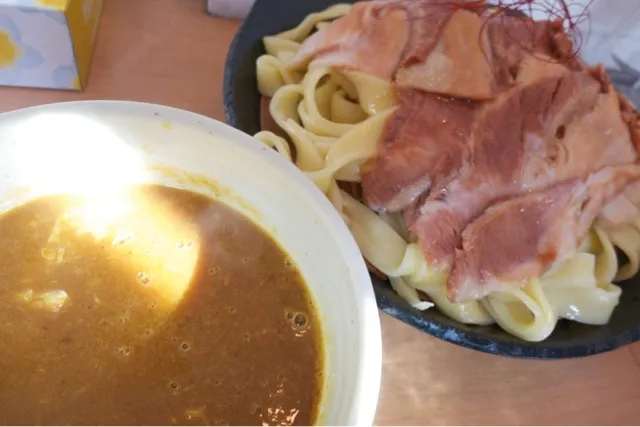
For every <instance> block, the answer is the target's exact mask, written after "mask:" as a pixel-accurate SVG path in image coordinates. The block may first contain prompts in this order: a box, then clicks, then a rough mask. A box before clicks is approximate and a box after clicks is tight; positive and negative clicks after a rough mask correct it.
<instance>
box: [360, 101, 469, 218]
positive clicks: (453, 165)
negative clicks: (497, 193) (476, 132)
mask: <svg viewBox="0 0 640 427" xmlns="http://www.w3.org/2000/svg"><path fill="white" fill-rule="evenodd" d="M400 101H401V102H400V107H399V109H398V110H397V111H396V112H395V113H394V114H393V116H392V117H390V119H389V121H388V122H387V125H386V127H385V129H384V131H383V134H382V136H381V139H380V142H379V148H378V153H377V155H376V156H375V157H374V158H373V159H371V160H370V161H368V162H367V163H366V164H364V165H363V166H362V167H361V171H360V172H361V176H362V186H363V190H364V195H365V199H366V200H367V203H368V204H369V206H370V207H371V208H372V209H375V210H378V211H389V212H396V211H400V210H401V209H403V208H404V207H406V206H407V205H409V204H410V203H412V202H413V201H414V200H415V199H416V198H417V197H418V196H420V194H422V193H423V192H425V191H426V190H429V189H430V188H431V187H432V186H433V187H436V188H437V187H443V186H444V185H446V184H447V183H448V182H449V180H451V179H452V178H453V176H455V175H456V174H457V173H458V171H459V170H460V168H461V166H462V162H463V159H464V158H465V156H467V148H468V147H467V139H468V137H469V131H470V127H471V124H472V123H473V117H474V114H475V109H476V106H475V104H473V103H471V102H455V101H452V100H450V99H445V98H442V97H439V96H437V95H434V94H429V93H426V92H421V91H401V92H400Z"/></svg>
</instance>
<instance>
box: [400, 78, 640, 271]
mask: <svg viewBox="0 0 640 427" xmlns="http://www.w3.org/2000/svg"><path fill="white" fill-rule="evenodd" d="M471 132H472V135H471V138H470V141H469V144H470V158H469V162H468V163H466V164H465V165H464V166H463V168H462V171H461V173H460V176H459V177H458V178H456V179H454V180H452V181H451V182H450V183H449V184H448V185H447V186H446V188H444V189H443V190H441V191H439V192H431V194H430V195H429V197H428V198H426V200H425V201H424V203H423V204H422V206H420V207H419V214H418V215H416V213H415V209H416V208H415V207H414V209H413V210H407V212H405V221H406V222H407V224H408V225H409V227H410V229H411V231H413V232H414V233H415V234H416V235H417V236H418V238H419V240H420V244H421V246H422V249H423V251H424V253H425V257H426V259H427V261H428V262H429V263H430V264H431V265H432V266H434V268H440V269H447V268H449V267H450V265H451V261H452V256H453V253H454V249H455V248H456V246H458V244H459V242H460V234H461V232H462V230H463V229H464V227H465V226H466V225H467V224H468V223H469V222H470V221H471V220H472V219H473V218H475V217H476V216H477V215H479V214H480V213H481V212H482V211H483V210H484V209H485V208H487V207H488V206H490V205H491V204H492V203H493V202H494V201H495V200H498V199H502V198H505V197H509V196H512V195H515V194H517V193H520V192H523V191H532V190H538V189H542V188H545V187H547V186H549V185H551V184H552V183H554V182H559V181H564V180H569V179H573V178H578V179H583V178H584V177H586V176H587V175H588V174H589V173H591V172H592V171H594V170H598V169H600V168H602V167H605V166H612V165H621V164H626V163H629V162H634V161H635V160H636V158H637V153H636V151H635V149H634V147H633V144H632V143H631V140H630V137H629V132H628V128H627V126H626V125H625V124H624V122H623V121H622V119H621V118H620V114H619V110H618V108H617V101H616V98H615V93H614V92H610V93H608V94H602V93H601V92H600V85H599V83H598V82H597V81H595V80H594V79H592V78H591V77H590V76H589V74H588V73H585V72H569V71H567V72H566V73H565V74H563V75H562V76H561V77H552V78H548V77H545V78H543V79H541V80H539V81H538V82H537V83H535V84H530V85H526V86H516V87H515V88H513V89H511V90H510V91H508V92H507V93H505V94H504V96H502V97H501V98H500V99H499V100H498V101H496V102H495V103H492V104H490V105H487V106H486V107H485V108H484V109H483V111H482V112H480V113H478V119H477V120H476V122H475V123H474V125H473V129H472V131H471Z"/></svg>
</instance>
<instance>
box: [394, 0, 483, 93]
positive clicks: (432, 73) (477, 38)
mask: <svg viewBox="0 0 640 427" xmlns="http://www.w3.org/2000/svg"><path fill="white" fill-rule="evenodd" d="M490 55H491V48H490V45H489V38H488V36H487V32H486V31H484V20H483V19H482V18H481V17H480V16H478V14H476V13H474V12H470V11H467V10H459V11H457V12H455V13H454V14H453V15H452V16H451V17H450V18H449V20H448V22H447V23H446V24H445V26H444V28H443V30H442V34H441V36H440V37H439V38H438V42H437V43H436V44H435V45H434V46H433V48H432V49H431V51H430V52H429V54H428V55H427V56H426V57H425V59H424V60H422V61H419V62H418V61H414V62H413V64H410V65H406V66H404V67H402V68H400V69H399V70H398V72H397V74H396V84H397V85H398V86H399V87H410V88H417V89H421V90H424V91H428V92H432V93H438V94H442V95H445V96H448V97H454V98H467V99H471V100H476V101H484V100H487V99H491V98H492V97H493V94H494V87H495V83H494V75H493V70H492V64H491V62H490V61H489V59H490Z"/></svg>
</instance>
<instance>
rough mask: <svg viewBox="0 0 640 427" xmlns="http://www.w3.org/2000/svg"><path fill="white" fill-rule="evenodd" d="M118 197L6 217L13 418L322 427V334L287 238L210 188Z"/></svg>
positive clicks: (8, 413)
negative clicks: (218, 198) (318, 424)
mask: <svg viewBox="0 0 640 427" xmlns="http://www.w3.org/2000/svg"><path fill="white" fill-rule="evenodd" d="M113 196H114V195H113V194H112V195H110V196H109V197H108V198H106V199H101V198H100V197H92V198H89V199H87V198H76V197H72V196H49V197H46V198H42V199H38V200H35V201H32V202H30V203H28V204H26V205H23V206H20V207H18V208H15V209H13V210H12V211H9V212H8V213H6V214H4V215H2V216H0V234H1V235H2V236H3V243H4V244H3V246H2V247H0V256H1V257H0V259H1V261H0V262H1V263H2V267H1V268H0V282H1V283H2V286H0V341H1V342H2V343H3V345H2V346H0V377H1V378H2V382H3V387H2V388H1V389H0V408H2V409H1V410H0V423H2V424H155V425H163V424H243V425H254V424H278V425H291V424H302V425H305V424H306V425H308V424H311V423H313V422H314V420H315V416H316V409H317V408H316V407H317V405H318V402H319V399H320V387H321V384H322V364H323V361H322V348H321V344H320V343H321V330H320V327H319V323H318V319H317V316H316V314H315V312H314V309H313V304H312V301H311V298H310V296H309V294H308V293H307V291H306V289H305V285H304V283H303V281H302V278H301V277H300V275H299V273H298V272H297V270H296V269H295V268H294V267H293V264H292V263H291V262H290V261H288V260H287V258H286V257H285V255H284V254H283V253H282V251H281V250H280V249H279V248H278V246H277V244H276V243H275V242H273V241H272V240H271V239H270V238H269V237H268V236H267V235H266V234H265V233H264V232H262V231H261V230H260V229H259V228H258V227H256V226H255V225H254V224H252V223H251V222H250V221H249V220H248V219H246V218H244V217H243V216H242V215H240V214H239V213H237V212H235V211H233V210H232V209H230V208H229V207H226V206H225V205H223V204H221V203H218V202H214V201H212V200H210V199H208V198H206V197H204V196H201V195H197V194H195V193H191V192H187V191H184V190H178V189H173V188H168V187H161V186H154V185H149V186H139V187H134V188H131V189H128V190H126V191H122V192H121V193H119V194H118V197H113ZM105 201H108V203H106V202H105Z"/></svg>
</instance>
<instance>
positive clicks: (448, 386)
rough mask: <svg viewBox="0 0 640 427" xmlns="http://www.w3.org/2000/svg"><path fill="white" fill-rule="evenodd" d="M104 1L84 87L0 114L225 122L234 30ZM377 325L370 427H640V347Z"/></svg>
mask: <svg viewBox="0 0 640 427" xmlns="http://www.w3.org/2000/svg"><path fill="white" fill-rule="evenodd" d="M301 1H302V0H301ZM105 3H106V5H105V10H104V15H103V18H102V21H101V25H100V29H99V32H98V40H97V45H96V50H95V55H94V59H93V63H92V68H91V75H90V78H89V84H88V87H87V88H86V90H85V91H84V92H82V93H72V92H58V91H46V90H33V89H14V88H0V111H8V110H12V109H17V108H21V107H27V106H31V105H37V104H43V103H51V102H57V101H69V100H79V99H126V100H136V101H147V102H153V103H160V104H166V105H170V106H173V107H179V108H183V109H186V110H191V111H194V112H197V113H200V114H204V115H207V116H210V117H213V118H215V119H218V120H224V111H223V106H222V90H221V88H222V74H223V66H224V60H225V55H226V52H227V48H228V46H229V43H230V41H231V39H232V37H233V35H234V33H235V31H236V29H237V27H238V22H234V21H227V20H222V19H216V18H212V17H209V16H207V15H206V14H205V13H204V12H203V11H204V5H203V3H204V1H203V0H108V1H106V2H105ZM381 318H382V331H383V343H384V356H383V357H384V367H383V374H382V375H383V379H382V389H381V393H380V402H379V406H378V412H377V418H376V423H377V424H383V425H389V424H393V425H410V424H422V425H425V424H457V425H459V424H476V425H477V424H492V425H495V424H571V425H579V424H598V425H602V424H618V425H622V424H627V425H628V424H640V344H635V345H631V346H627V347H625V348H622V349H619V350H617V351H613V352H610V353H607V354H603V355H599V356H593V357H589V358H584V359H576V360H567V361H529V360H515V359H509V358H503V357H497V356H490V355H486V354H482V353H479V352H475V351H471V350H467V349H464V348H460V347H457V346H454V345H452V344H448V343H446V342H443V341H440V340H438V339H436V338H433V337H431V336H428V335H425V334H422V333H420V332H418V331H417V330H414V329H413V328H411V327H409V326H407V325H405V324H403V323H400V322H399V321H397V320H395V319H393V318H391V317H389V316H387V315H384V314H381Z"/></svg>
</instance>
